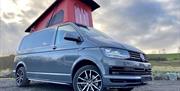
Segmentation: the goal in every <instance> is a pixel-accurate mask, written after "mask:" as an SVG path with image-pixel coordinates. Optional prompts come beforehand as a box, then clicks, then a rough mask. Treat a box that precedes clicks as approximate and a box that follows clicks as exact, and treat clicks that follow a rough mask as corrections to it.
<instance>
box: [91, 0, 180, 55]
mask: <svg viewBox="0 0 180 91" xmlns="http://www.w3.org/2000/svg"><path fill="white" fill-rule="evenodd" d="M120 1H121V0H120ZM127 1H129V0H127ZM130 1H131V2H130ZM130 1H129V4H128V5H126V6H125V5H124V6H120V5H119V6H114V4H113V3H109V2H107V3H108V4H109V5H108V6H105V7H104V6H102V7H103V8H104V9H103V10H100V9H99V10H97V11H96V12H95V13H98V12H103V13H98V14H95V15H94V17H95V18H94V21H95V22H96V24H97V25H98V26H97V28H99V29H102V31H104V32H105V33H107V34H109V35H110V36H113V38H114V39H116V40H118V41H122V42H125V43H128V44H131V45H134V46H137V47H138V48H140V49H143V50H144V51H145V52H151V51H154V50H161V49H163V48H164V49H168V52H172V50H173V49H177V47H178V46H180V43H179V41H180V31H179V26H180V23H179V21H180V20H179V19H178V17H179V15H178V14H176V13H175V14H172V13H171V12H180V9H179V8H178V7H179V6H180V4H179V5H178V4H177V1H178V0H174V1H173V3H171V4H173V5H174V6H175V7H173V5H171V9H167V5H165V4H167V3H169V2H168V1H167V2H162V1H157V0H151V1H147V0H136V1H132V0H130ZM171 2H172V1H171ZM104 3H105V2H104ZM121 3H123V4H125V3H127V2H126V1H125V2H123V1H122V2H121ZM172 7H173V8H172ZM95 26H96V25H95ZM173 51H174V50H173ZM174 52H175V51H174ZM176 52H177V51H176Z"/></svg>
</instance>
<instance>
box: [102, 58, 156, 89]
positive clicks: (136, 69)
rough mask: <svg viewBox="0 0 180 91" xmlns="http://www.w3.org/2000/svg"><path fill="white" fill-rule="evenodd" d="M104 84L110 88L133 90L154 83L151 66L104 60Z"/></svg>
mask: <svg viewBox="0 0 180 91" xmlns="http://www.w3.org/2000/svg"><path fill="white" fill-rule="evenodd" d="M103 65H104V69H105V72H104V74H103V81H104V82H103V84H104V85H105V86H106V87H109V88H131V87H135V86H140V85H144V84H145V83H147V82H148V81H152V76H151V64H150V63H143V62H137V61H131V60H119V59H112V58H104V60H103Z"/></svg>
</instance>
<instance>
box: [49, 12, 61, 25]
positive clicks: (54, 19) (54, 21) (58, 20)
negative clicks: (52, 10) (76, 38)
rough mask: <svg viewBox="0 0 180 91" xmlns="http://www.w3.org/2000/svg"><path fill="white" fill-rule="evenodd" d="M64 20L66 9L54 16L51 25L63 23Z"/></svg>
mask: <svg viewBox="0 0 180 91" xmlns="http://www.w3.org/2000/svg"><path fill="white" fill-rule="evenodd" d="M63 20H64V11H63V10H61V11H59V12H58V13H56V14H55V15H54V16H53V17H52V19H51V21H50V24H49V26H51V25H54V24H58V23H62V22H63Z"/></svg>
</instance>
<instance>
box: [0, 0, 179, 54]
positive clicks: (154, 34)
mask: <svg viewBox="0 0 180 91" xmlns="http://www.w3.org/2000/svg"><path fill="white" fill-rule="evenodd" d="M97 1H98V3H99V4H100V5H101V8H99V9H98V10H96V11H95V12H94V13H93V19H94V26H95V27H96V28H98V29H100V30H101V31H103V32H105V33H107V34H108V35H110V36H112V37H113V38H114V39H115V40H117V41H121V42H125V43H127V44H131V45H133V46H136V47H138V48H140V49H142V50H143V51H145V52H148V53H150V52H152V51H154V50H161V49H167V51H168V52H176V50H175V49H176V48H177V47H178V46H180V42H179V41H180V31H179V29H180V0H97ZM53 2H54V0H45V1H43V2H42V1H39V0H0V4H1V5H0V9H1V10H0V50H1V51H2V50H3V52H6V53H9V52H10V53H13V52H14V51H15V50H16V48H17V47H18V44H19V42H20V40H21V39H22V37H23V36H24V35H26V34H25V33H24V30H25V29H26V28H27V27H28V26H29V25H30V24H31V23H32V22H33V21H34V20H35V19H36V18H37V17H38V16H39V15H40V14H41V13H42V12H44V10H45V9H46V8H47V7H48V6H49V5H50V4H51V3H53ZM12 51H13V52H12Z"/></svg>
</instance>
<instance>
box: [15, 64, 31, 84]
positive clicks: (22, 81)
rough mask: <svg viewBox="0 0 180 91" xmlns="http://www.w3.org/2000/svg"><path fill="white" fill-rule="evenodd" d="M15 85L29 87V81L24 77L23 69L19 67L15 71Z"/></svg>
mask: <svg viewBox="0 0 180 91" xmlns="http://www.w3.org/2000/svg"><path fill="white" fill-rule="evenodd" d="M15 76H16V85H17V86H18V87H24V86H27V85H29V83H30V80H28V78H27V76H26V71H25V68H24V67H20V68H18V69H17V70H16V74H15Z"/></svg>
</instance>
